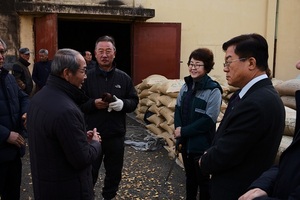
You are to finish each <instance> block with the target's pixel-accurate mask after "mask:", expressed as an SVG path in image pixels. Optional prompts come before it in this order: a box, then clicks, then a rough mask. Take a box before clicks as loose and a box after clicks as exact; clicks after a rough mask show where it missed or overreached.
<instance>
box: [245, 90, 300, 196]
mask: <svg viewBox="0 0 300 200" xmlns="http://www.w3.org/2000/svg"><path fill="white" fill-rule="evenodd" d="M295 98H296V126H295V132H294V138H293V142H292V143H291V145H290V146H289V147H288V148H287V149H286V150H285V151H284V152H283V153H282V155H281V156H280V161H279V164H278V165H275V166H273V167H271V168H270V169H269V170H267V171H266V172H264V173H263V174H262V175H261V176H260V177H259V178H258V179H257V180H255V181H254V182H253V183H252V184H251V185H250V187H249V188H248V189H249V191H248V192H246V193H245V194H244V195H242V196H241V197H240V198H239V200H251V199H255V200H272V199H273V200H276V199H277V200H278V199H289V200H297V199H300V171H299V169H300V160H299V155H300V128H299V125H300V90H298V91H296V94H295Z"/></svg>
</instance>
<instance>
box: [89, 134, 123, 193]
mask: <svg viewBox="0 0 300 200" xmlns="http://www.w3.org/2000/svg"><path fill="white" fill-rule="evenodd" d="M124 140H125V137H114V138H103V139H102V143H101V144H102V153H101V155H100V157H99V158H98V159H97V160H96V161H95V162H94V163H93V170H92V173H93V182H94V185H95V184H96V182H97V179H98V174H99V169H100V167H101V163H102V160H103V163H104V168H105V178H104V186H103V188H102V196H103V198H104V199H112V198H114V197H115V196H116V194H117V191H118V188H119V183H120V181H121V178H122V168H123V160H124V148H125V144H124Z"/></svg>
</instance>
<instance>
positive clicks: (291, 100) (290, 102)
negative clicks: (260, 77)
mask: <svg viewBox="0 0 300 200" xmlns="http://www.w3.org/2000/svg"><path fill="white" fill-rule="evenodd" d="M280 98H281V100H282V102H283V104H284V105H285V106H287V107H289V108H292V109H295V110H296V99H295V96H281V97H280Z"/></svg>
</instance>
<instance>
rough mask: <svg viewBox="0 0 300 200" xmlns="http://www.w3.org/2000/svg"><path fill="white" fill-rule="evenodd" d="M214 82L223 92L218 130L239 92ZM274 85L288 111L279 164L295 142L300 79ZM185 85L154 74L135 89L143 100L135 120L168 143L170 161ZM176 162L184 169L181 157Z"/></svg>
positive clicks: (273, 81)
mask: <svg viewBox="0 0 300 200" xmlns="http://www.w3.org/2000/svg"><path fill="white" fill-rule="evenodd" d="M211 78H212V79H213V80H216V81H217V82H219V84H220V85H221V87H222V89H223V94H222V99H223V101H222V105H221V112H220V114H219V116H218V119H217V127H218V125H219V123H220V122H221V120H222V118H223V115H224V113H225V110H226V108H227V104H228V100H229V99H230V97H231V96H232V94H233V93H234V92H235V91H236V90H237V89H238V88H235V87H232V86H229V85H228V84H227V82H226V81H225V80H223V79H222V78H220V77H218V76H211ZM272 83H273V85H274V87H275V88H276V90H277V91H278V93H279V94H280V96H281V99H282V101H283V103H284V105H285V110H286V122H285V123H286V127H285V130H284V135H283V138H282V141H281V144H280V147H279V149H278V153H277V157H276V162H277V161H278V158H279V157H280V155H281V153H282V152H283V151H284V150H285V149H286V148H287V147H288V146H289V145H290V143H291V142H292V137H293V134H294V130H295V123H296V110H295V109H296V103H295V92H296V90H297V89H300V79H292V80H288V81H281V80H277V79H274V78H273V79H272ZM183 84H184V80H182V79H167V78H166V77H164V76H162V75H158V74H154V75H151V76H149V77H147V78H146V79H144V80H143V81H142V82H141V83H140V84H138V85H136V86H135V88H136V90H137V93H138V96H139V99H140V100H139V104H138V106H137V109H136V110H135V114H136V118H137V119H138V120H140V121H142V122H143V123H145V124H146V128H147V129H148V131H149V132H150V133H151V134H154V135H155V136H157V137H161V138H163V139H164V140H165V143H166V145H165V146H164V147H165V149H166V150H167V151H168V155H169V157H170V158H175V142H176V140H175V138H174V136H173V132H174V111H175V105H176V99H177V96H178V94H179V91H180V89H181V87H182V85H183ZM176 162H177V164H178V165H180V166H181V167H183V164H182V163H183V162H182V156H181V154H179V157H178V159H177V160H176Z"/></svg>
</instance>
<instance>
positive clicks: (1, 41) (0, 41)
mask: <svg viewBox="0 0 300 200" xmlns="http://www.w3.org/2000/svg"><path fill="white" fill-rule="evenodd" d="M0 43H1V44H2V46H3V47H4V50H6V48H7V46H6V43H5V42H4V41H3V40H2V39H1V38H0Z"/></svg>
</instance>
